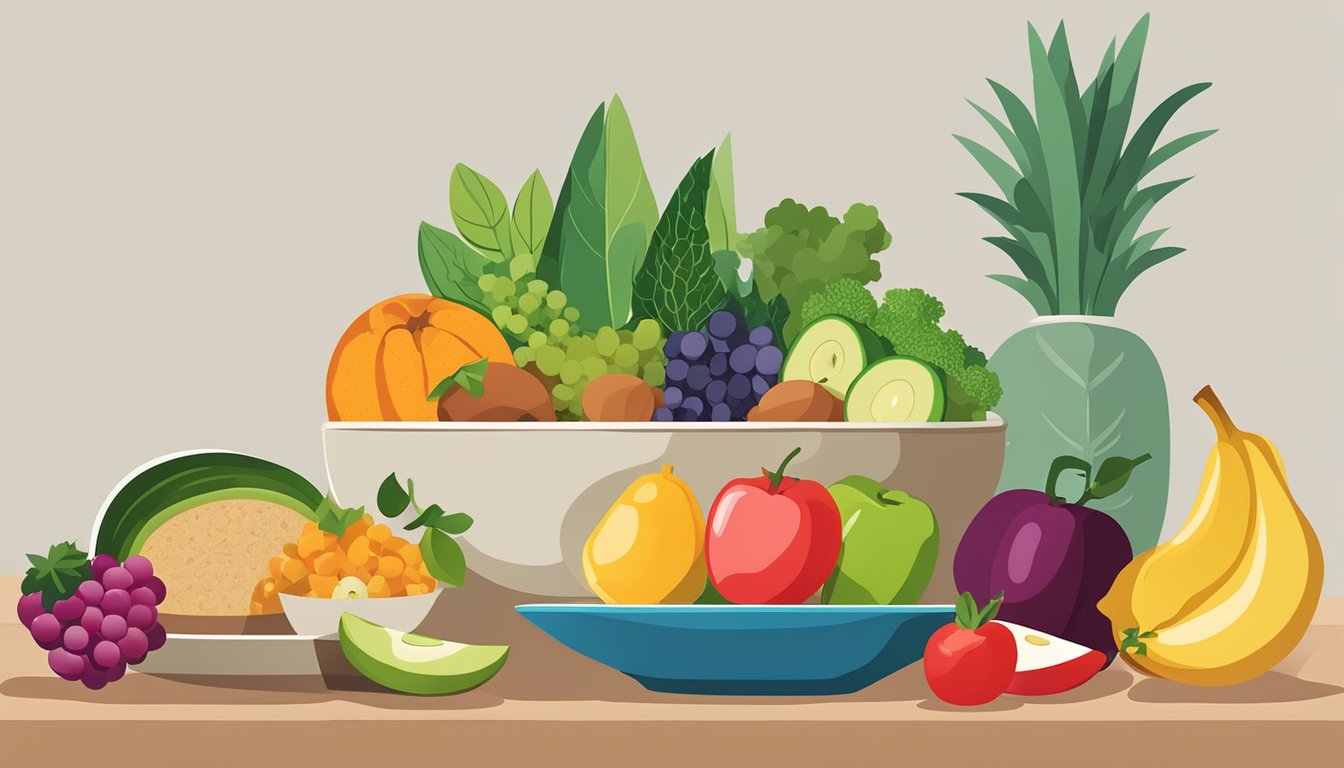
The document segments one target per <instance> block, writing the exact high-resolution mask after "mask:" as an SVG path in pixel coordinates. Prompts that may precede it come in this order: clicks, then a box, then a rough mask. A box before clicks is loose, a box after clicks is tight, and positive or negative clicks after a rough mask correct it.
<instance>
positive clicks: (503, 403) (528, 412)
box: [439, 363, 555, 421]
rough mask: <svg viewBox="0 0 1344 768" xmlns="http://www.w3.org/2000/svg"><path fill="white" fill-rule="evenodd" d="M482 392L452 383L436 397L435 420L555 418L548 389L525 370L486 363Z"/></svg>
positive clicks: (530, 419) (549, 419)
mask: <svg viewBox="0 0 1344 768" xmlns="http://www.w3.org/2000/svg"><path fill="white" fill-rule="evenodd" d="M482 388H483V389H482V392H481V393H480V395H479V396H473V395H472V393H471V392H469V391H467V388H466V387H462V386H452V387H449V389H448V391H447V392H444V393H443V395H442V396H441V397H440V398H439V421H555V409H554V408H553V407H551V393H550V392H549V391H548V390H547V388H546V385H545V384H542V383H541V382H540V381H539V380H538V379H537V377H535V376H533V375H532V374H530V373H528V372H527V371H525V370H523V369H521V368H517V367H515V366H512V365H506V364H504V363H490V364H489V365H488V366H486V369H485V377H484V380H483V382H482Z"/></svg>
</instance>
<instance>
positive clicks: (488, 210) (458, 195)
mask: <svg viewBox="0 0 1344 768" xmlns="http://www.w3.org/2000/svg"><path fill="white" fill-rule="evenodd" d="M448 208H449V210H451V211H452V214H453V223H454V224H456V225H457V231H458V232H461V233H462V237H464V238H466V241H467V242H469V243H471V244H472V245H474V246H476V247H477V248H479V249H481V252H482V253H484V254H485V257H486V258H487V259H489V260H491V261H493V262H497V263H502V262H507V261H508V260H509V259H511V258H513V233H512V227H513V224H512V222H511V221H510V219H509V202H508V200H505V199H504V193H503V192H500V191H499V187H497V186H495V183H494V182H492V181H490V180H489V179H487V178H485V177H484V176H482V175H481V174H479V173H477V172H476V171H473V170H472V169H470V168H468V167H467V166H465V165H463V164H462V163H458V164H457V165H456V166H455V167H454V168H453V177H452V179H451V180H450V181H449V183H448Z"/></svg>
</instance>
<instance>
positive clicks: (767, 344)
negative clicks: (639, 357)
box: [653, 309, 784, 421]
mask: <svg viewBox="0 0 1344 768" xmlns="http://www.w3.org/2000/svg"><path fill="white" fill-rule="evenodd" d="M663 353H664V354H665V355H666V356H667V369H666V371H667V377H666V382H665V383H664V384H663V405H662V407H661V408H658V409H657V410H656V411H654V412H653V420H654V421H742V420H743V419H745V418H746V417H747V411H750V410H751V408H752V406H754V405H756V403H757V402H758V401H759V400H760V399H761V395H764V394H765V392H766V390H768V389H770V388H771V387H773V386H774V385H775V383H776V382H777V381H778V380H779V369H780V366H782V365H783V364H784V354H783V352H781V351H780V349H779V347H778V346H776V344H775V334H774V333H773V332H772V331H771V330H770V329H769V328H768V327H766V326H764V325H762V326H758V327H756V328H748V327H747V323H746V321H745V320H744V319H743V318H742V316H741V315H739V314H737V313H736V312H733V311H731V310H727V309H720V310H719V311H717V312H715V313H714V314H712V315H710V316H709V320H708V321H706V322H705V328H704V330H700V331H674V332H673V333H672V334H671V335H670V336H668V338H667V343H666V344H664V345H663Z"/></svg>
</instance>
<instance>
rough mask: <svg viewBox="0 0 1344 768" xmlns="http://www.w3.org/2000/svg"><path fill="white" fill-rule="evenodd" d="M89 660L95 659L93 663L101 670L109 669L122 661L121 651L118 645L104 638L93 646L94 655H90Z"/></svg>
mask: <svg viewBox="0 0 1344 768" xmlns="http://www.w3.org/2000/svg"><path fill="white" fill-rule="evenodd" d="M89 658H91V659H93V663H94V664H95V665H97V666H98V667H99V668H100V669H107V668H108V667H112V666H115V665H116V663H117V662H119V661H121V649H120V648H118V647H117V644H116V643H114V642H112V641H111V640H108V639H107V638H103V639H102V640H100V641H99V642H98V644H97V645H95V646H93V653H91V654H89Z"/></svg>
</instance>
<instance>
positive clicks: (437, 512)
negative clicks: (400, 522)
mask: <svg viewBox="0 0 1344 768" xmlns="http://www.w3.org/2000/svg"><path fill="white" fill-rule="evenodd" d="M445 515H446V513H445V512H444V511H443V507H440V506H439V505H438V504H430V505H429V506H428V507H425V509H424V511H423V512H421V513H420V514H419V515H416V518H415V519H414V520H412V521H411V522H409V523H407V524H406V526H405V527H404V528H403V529H402V530H405V531H413V530H415V529H416V528H423V527H425V526H429V527H430V528H433V527H434V524H435V523H437V522H438V521H440V520H442V519H443V518H444V517H445Z"/></svg>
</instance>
